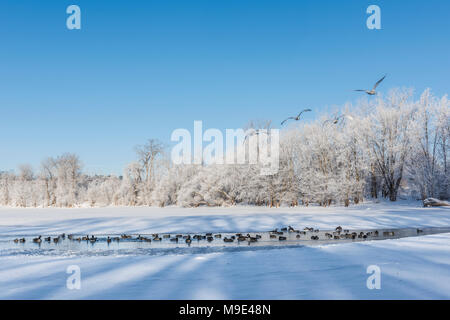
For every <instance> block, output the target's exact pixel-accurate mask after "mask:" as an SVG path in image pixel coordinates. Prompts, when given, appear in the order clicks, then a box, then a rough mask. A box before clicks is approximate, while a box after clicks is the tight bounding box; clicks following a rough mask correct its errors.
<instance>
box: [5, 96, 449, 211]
mask: <svg viewBox="0 0 450 320" xmlns="http://www.w3.org/2000/svg"><path fill="white" fill-rule="evenodd" d="M248 126H249V127H252V128H254V129H260V128H264V129H267V128H270V127H271V122H270V121H267V122H265V123H264V124H263V125H262V126H261V127H258V126H257V125H255V124H254V122H251V123H249V125H248ZM449 141H450V101H449V100H448V97H447V96H443V97H436V96H435V95H433V94H432V93H431V90H429V89H427V90H425V91H424V92H423V93H422V94H421V95H420V96H419V97H417V98H415V95H414V92H413V90H412V89H393V90H391V91H390V92H389V93H388V94H387V95H385V96H382V95H379V96H376V97H374V98H370V99H366V100H360V101H358V102H357V103H356V104H354V105H352V104H346V105H345V106H343V107H341V108H340V110H339V112H338V113H335V114H331V115H330V114H322V115H321V116H320V117H319V118H317V119H316V120H314V121H312V122H305V121H295V122H292V123H291V124H290V125H289V126H285V127H283V128H282V130H281V131H280V154H279V171H278V173H276V174H273V175H261V174H260V169H261V168H260V165H258V164H226V165H225V164H220V165H219V164H208V165H205V164H200V165H198V164H193V165H175V164H173V163H172V161H171V159H170V157H169V155H170V152H169V151H168V150H167V147H166V146H165V145H164V144H163V143H161V142H160V141H158V140H155V139H149V140H148V141H147V142H146V143H145V144H144V145H140V146H137V147H136V148H135V151H136V160H135V162H133V163H130V164H129V165H128V166H127V167H126V168H125V169H124V171H123V175H122V176H114V175H89V174H85V173H84V172H83V165H82V161H81V159H80V158H79V157H78V156H77V155H76V154H73V153H66V154H63V155H61V156H58V157H51V158H47V159H44V160H43V161H42V163H41V165H40V167H39V168H37V169H36V170H34V169H33V168H32V167H31V166H30V165H26V164H24V165H20V166H19V167H18V169H17V170H16V171H14V172H13V171H0V206H13V207H81V206H92V207H96V206H160V207H164V206H170V205H176V206H183V207H198V206H233V205H255V206H270V207H274V206H275V207H278V206H300V205H303V206H308V205H319V206H330V205H342V206H350V205H353V204H358V203H361V202H363V201H364V200H365V199H376V198H386V199H388V200H390V201H396V200H398V199H399V198H410V199H417V200H419V199H422V200H423V199H425V198H428V197H433V198H439V199H444V200H446V199H449V198H450V189H449V183H450V177H449V176H450V175H449V160H448V158H449V148H450V146H449ZM244 152H245V151H244Z"/></svg>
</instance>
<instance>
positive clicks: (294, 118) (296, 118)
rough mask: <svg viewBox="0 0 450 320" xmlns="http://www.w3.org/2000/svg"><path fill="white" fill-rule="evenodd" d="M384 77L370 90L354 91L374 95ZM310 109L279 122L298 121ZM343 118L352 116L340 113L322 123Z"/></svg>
mask: <svg viewBox="0 0 450 320" xmlns="http://www.w3.org/2000/svg"><path fill="white" fill-rule="evenodd" d="M385 78H386V75H384V76H383V77H382V78H381V79H380V80H378V81H377V82H376V83H375V85H374V86H373V88H372V89H371V90H366V89H357V90H355V91H360V92H365V93H367V94H368V95H370V96H373V95H376V94H377V91H376V89H377V87H378V85H379V84H380V83H381V82H382V81H383V80H384V79H385ZM310 111H312V110H311V109H304V110H302V111H301V112H300V113H299V114H298V115H297V116H294V117H288V118H286V119H285V120H283V121H282V122H281V125H282V126H283V125H284V124H285V123H286V122H287V121H289V120H294V121H299V120H300V117H301V115H302V114H303V113H304V112H310ZM343 118H348V119H350V120H352V117H351V116H349V115H341V116H335V117H334V118H333V119H329V120H325V121H324V123H323V124H324V125H325V124H326V123H332V124H338V123H339V120H340V119H343Z"/></svg>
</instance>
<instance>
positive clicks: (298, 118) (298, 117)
mask: <svg viewBox="0 0 450 320" xmlns="http://www.w3.org/2000/svg"><path fill="white" fill-rule="evenodd" d="M309 111H312V110H311V109H305V110H302V112H300V113H299V114H298V115H297V116H296V117H289V118H287V119H285V120H283V122H281V125H283V124H284V123H285V122H286V121H288V120H290V119H292V120H295V121H298V120H300V116H301V115H302V113H303V112H309Z"/></svg>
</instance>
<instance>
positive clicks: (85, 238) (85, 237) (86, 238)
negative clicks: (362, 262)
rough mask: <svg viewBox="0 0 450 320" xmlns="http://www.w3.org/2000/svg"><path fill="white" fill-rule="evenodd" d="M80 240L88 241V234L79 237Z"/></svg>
mask: <svg viewBox="0 0 450 320" xmlns="http://www.w3.org/2000/svg"><path fill="white" fill-rule="evenodd" d="M81 240H83V241H88V240H89V235H87V236H84V237H83V238H81Z"/></svg>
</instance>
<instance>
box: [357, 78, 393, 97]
mask: <svg viewBox="0 0 450 320" xmlns="http://www.w3.org/2000/svg"><path fill="white" fill-rule="evenodd" d="M386 76H387V75H384V77H383V78H381V79H380V80H378V81H377V83H375V85H374V86H373V88H372V90H364V89H358V90H355V91H360V92H365V93H367V94H368V95H369V96H373V95H376V94H377V92H376V91H375V89H376V88H377V87H378V85H379V84H380V83H381V81H383V80H384V78H386Z"/></svg>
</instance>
